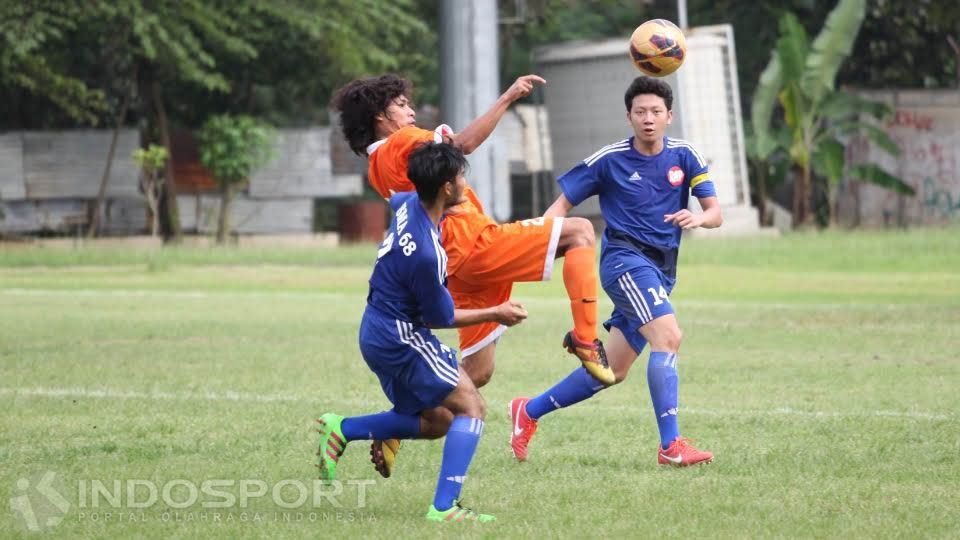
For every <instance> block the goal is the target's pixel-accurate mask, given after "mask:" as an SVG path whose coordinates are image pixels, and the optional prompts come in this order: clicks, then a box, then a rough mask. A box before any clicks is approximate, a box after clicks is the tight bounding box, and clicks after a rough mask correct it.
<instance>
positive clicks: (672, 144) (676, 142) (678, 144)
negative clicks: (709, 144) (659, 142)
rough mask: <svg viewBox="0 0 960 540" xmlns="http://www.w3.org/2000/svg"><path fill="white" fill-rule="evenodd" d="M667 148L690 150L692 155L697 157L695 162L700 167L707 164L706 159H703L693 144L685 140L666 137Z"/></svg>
mask: <svg viewBox="0 0 960 540" xmlns="http://www.w3.org/2000/svg"><path fill="white" fill-rule="evenodd" d="M667 148H686V149H687V150H690V153H691V154H693V157H695V158H697V163H699V164H700V166H701V167H706V166H707V161H706V160H705V159H703V156H702V155H701V154H700V152H698V151H697V149H696V148H694V147H693V145H692V144H690V143H688V142H687V141H684V140H682V139H670V138H668V139H667Z"/></svg>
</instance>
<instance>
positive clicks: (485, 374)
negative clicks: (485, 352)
mask: <svg viewBox="0 0 960 540" xmlns="http://www.w3.org/2000/svg"><path fill="white" fill-rule="evenodd" d="M463 370H464V371H466V372H467V375H469V376H470V380H471V381H472V382H473V385H474V386H476V387H477V388H480V387H482V386H486V385H487V383H488V382H490V379H492V378H493V364H492V363H489V364H482V365H481V364H478V363H465V364H464V366H463Z"/></svg>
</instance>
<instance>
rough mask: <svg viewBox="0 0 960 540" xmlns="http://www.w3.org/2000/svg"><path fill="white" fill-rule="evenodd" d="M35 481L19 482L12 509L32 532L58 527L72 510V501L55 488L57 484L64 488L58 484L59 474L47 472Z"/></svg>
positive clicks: (23, 480)
mask: <svg viewBox="0 0 960 540" xmlns="http://www.w3.org/2000/svg"><path fill="white" fill-rule="evenodd" d="M33 480H35V481H31V479H30V478H20V479H18V480H17V489H16V492H15V493H14V496H13V497H10V509H11V510H13V512H14V513H15V514H18V515H19V516H20V519H21V521H23V524H24V525H26V527H27V529H29V530H30V531H32V532H37V531H40V530H43V529H45V528H47V527H56V526H57V525H59V524H60V522H61V521H63V516H64V515H65V514H66V513H67V511H68V510H70V501H68V500H67V499H65V498H64V497H63V495H62V494H61V492H60V491H58V490H57V488H56V487H55V486H54V483H57V484H60V486H59V487H63V486H62V483H61V482H58V479H57V474H56V473H55V472H53V471H46V472H44V473H43V475H42V476H41V477H40V478H39V480H37V479H36V478H34V479H33ZM31 488H32V489H31Z"/></svg>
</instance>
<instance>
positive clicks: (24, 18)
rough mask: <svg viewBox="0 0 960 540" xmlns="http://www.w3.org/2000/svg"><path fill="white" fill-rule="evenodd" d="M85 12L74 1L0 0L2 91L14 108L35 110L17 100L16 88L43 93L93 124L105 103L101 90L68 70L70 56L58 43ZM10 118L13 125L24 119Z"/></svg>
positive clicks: (71, 114)
mask: <svg viewBox="0 0 960 540" xmlns="http://www.w3.org/2000/svg"><path fill="white" fill-rule="evenodd" d="M83 12H84V7H83V6H81V5H79V4H75V3H73V2H42V3H28V2H13V1H9V0H4V1H0V96H3V97H4V98H7V99H5V100H4V101H5V102H6V101H8V100H10V101H12V102H13V105H14V106H13V107H12V108H11V112H12V113H13V114H18V115H23V114H28V115H29V114H30V113H34V112H36V111H30V110H23V109H24V108H23V107H18V106H17V105H19V103H18V102H19V101H20V99H19V98H20V96H21V95H22V94H21V93H20V92H17V91H16V90H15V89H19V90H21V91H26V92H27V93H28V94H33V95H36V96H39V97H41V98H42V99H43V100H44V101H45V102H49V103H52V104H53V105H55V107H56V109H58V110H59V111H60V112H62V113H64V114H65V115H66V116H67V118H69V119H71V120H72V121H75V122H78V123H81V124H96V123H97V121H98V119H99V115H100V114H101V113H102V112H104V111H105V110H106V109H107V102H106V98H105V95H104V92H103V91H102V90H100V89H97V88H91V87H90V86H88V85H87V84H86V82H84V81H83V80H82V79H81V78H79V77H76V76H71V75H70V74H68V72H67V66H68V65H69V62H67V61H65V60H66V59H65V55H64V52H63V49H62V47H60V44H61V43H62V42H63V41H64V40H65V38H66V36H68V35H70V34H71V33H72V32H74V31H75V30H76V29H77V27H78V21H80V20H82V18H83ZM11 116H12V115H11ZM45 116H49V113H48V114H47V115H45ZM10 120H13V118H10ZM10 120H8V123H13V124H14V125H17V124H20V123H21V122H24V120H25V119H24V118H22V117H21V118H18V119H17V120H14V121H13V122H10ZM24 123H26V122H24Z"/></svg>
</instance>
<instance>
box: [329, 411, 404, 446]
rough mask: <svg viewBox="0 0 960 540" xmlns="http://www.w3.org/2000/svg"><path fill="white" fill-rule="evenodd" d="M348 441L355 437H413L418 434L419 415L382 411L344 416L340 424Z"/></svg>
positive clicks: (355, 438)
mask: <svg viewBox="0 0 960 540" xmlns="http://www.w3.org/2000/svg"><path fill="white" fill-rule="evenodd" d="M340 429H341V430H342V431H343V436H344V437H346V438H347V440H348V441H353V440H357V439H381V440H382V439H413V438H415V437H416V436H417V435H419V434H420V417H419V416H414V415H409V414H399V413H395V412H393V411H384V412H382V413H377V414H368V415H366V416H351V417H349V418H344V419H343V423H342V424H340Z"/></svg>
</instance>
